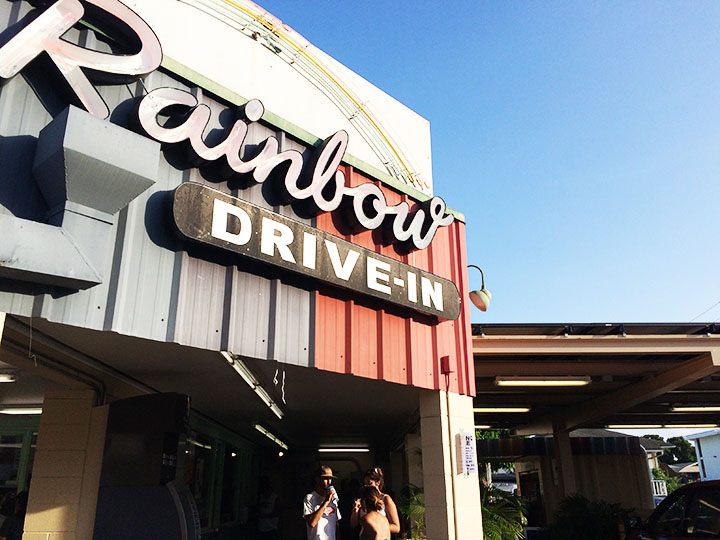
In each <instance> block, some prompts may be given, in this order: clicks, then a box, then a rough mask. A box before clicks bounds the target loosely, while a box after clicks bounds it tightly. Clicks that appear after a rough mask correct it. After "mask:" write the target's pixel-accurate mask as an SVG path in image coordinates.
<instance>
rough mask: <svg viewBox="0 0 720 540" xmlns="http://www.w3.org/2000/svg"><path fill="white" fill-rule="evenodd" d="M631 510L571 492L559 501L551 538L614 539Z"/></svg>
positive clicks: (616, 537)
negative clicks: (571, 493)
mask: <svg viewBox="0 0 720 540" xmlns="http://www.w3.org/2000/svg"><path fill="white" fill-rule="evenodd" d="M631 513H632V510H629V509H626V508H623V507H622V506H620V505H619V504H615V503H609V502H606V501H591V500H588V499H587V498H585V497H583V496H582V495H572V496H570V497H566V498H565V499H563V500H562V501H561V502H560V506H559V508H558V511H557V512H555V516H554V519H553V524H552V526H551V527H550V533H551V534H550V537H551V538H552V539H553V540H580V539H582V540H614V539H618V538H620V530H621V528H622V524H623V523H624V522H625V521H627V520H628V519H629V518H630V514H631Z"/></svg>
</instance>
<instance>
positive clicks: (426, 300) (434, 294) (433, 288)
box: [420, 276, 443, 311]
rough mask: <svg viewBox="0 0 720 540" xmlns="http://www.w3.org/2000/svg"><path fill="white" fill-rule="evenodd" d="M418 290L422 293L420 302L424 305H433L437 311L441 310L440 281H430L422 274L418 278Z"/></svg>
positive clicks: (441, 291) (441, 294)
mask: <svg viewBox="0 0 720 540" xmlns="http://www.w3.org/2000/svg"><path fill="white" fill-rule="evenodd" d="M420 291H421V293H422V303H423V305H424V306H427V307H432V306H435V309H437V310H438V311H442V310H443V290H442V283H440V282H439V281H430V280H429V279H428V278H426V277H425V276H422V277H421V278H420ZM431 304H432V305H431Z"/></svg>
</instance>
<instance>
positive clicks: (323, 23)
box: [259, 0, 720, 322]
mask: <svg viewBox="0 0 720 540" xmlns="http://www.w3.org/2000/svg"><path fill="white" fill-rule="evenodd" d="M259 4H260V5H261V6H262V7H263V8H265V9H267V10H268V11H270V12H271V13H273V14H274V15H275V16H277V17H279V18H280V19H282V20H283V22H285V23H287V24H288V25H290V26H291V27H293V28H294V29H295V30H296V31H297V32H299V33H300V34H302V35H304V36H305V37H306V38H307V39H308V40H310V41H311V42H313V43H314V44H315V45H316V46H318V47H320V48H321V49H323V50H324V51H326V52H327V53H329V54H330V55H332V56H334V57H335V58H337V59H338V60H339V61H341V62H342V63H344V64H345V65H347V66H348V67H350V68H351V69H353V70H354V71H356V72H357V73H359V74H360V75H362V76H363V77H365V78H366V79H368V80H369V81H371V82H372V83H374V84H375V85H377V86H378V87H380V88H382V89H383V90H384V91H386V92H387V93H389V94H390V95H392V96H394V97H395V98H397V99H398V100H400V101H402V102H403V103H405V104H406V105H408V106H409V107H411V108H412V109H414V110H415V111H417V112H418V113H420V114H421V115H422V116H424V117H426V118H428V119H429V120H430V122H431V130H432V144H433V176H434V182H435V190H436V194H438V195H440V196H442V197H443V198H445V199H446V201H447V202H448V204H449V205H450V206H452V207H453V208H456V209H458V210H460V211H462V212H464V213H465V215H466V218H467V234H468V252H469V260H470V262H471V263H475V264H478V265H480V266H482V267H483V268H484V269H485V272H486V285H487V286H488V288H489V289H490V290H491V291H492V292H493V295H494V298H493V304H492V306H491V309H490V310H489V311H488V312H487V313H480V312H478V311H475V312H474V313H473V321H475V322H631V321H647V322H652V321H689V320H691V319H692V318H694V317H695V316H697V315H698V314H700V313H701V312H702V311H704V310H705V309H707V308H709V307H710V306H712V305H713V304H715V303H716V302H718V301H720V279H718V274H720V271H719V269H720V249H719V248H718V245H717V240H716V235H717V233H718V231H720V211H719V209H720V105H719V103H720V32H718V24H717V23H718V21H720V2H711V1H705V2H703V1H694V2H679V1H678V2H660V1H655V2H650V1H646V2H630V1H623V2H612V1H603V2H589V1H586V2H549V1H547V2H532V1H523V2H500V1H496V2H484V1H470V2H454V3H447V4H441V3H438V2H424V1H415V2H390V1H385V0H382V1H373V2H367V1H350V0H344V1H337V0H334V1H332V2H331V1H327V0H315V1H314V2H312V3H307V2H299V1H298V0H259ZM471 280H474V281H475V282H471V283H473V285H474V286H479V276H476V275H475V274H471ZM700 320H704V321H714V320H720V305H718V306H716V307H715V308H714V309H712V310H710V311H709V312H708V313H707V314H706V315H704V316H703V317H701V318H700Z"/></svg>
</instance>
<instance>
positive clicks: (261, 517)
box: [257, 476, 280, 540]
mask: <svg viewBox="0 0 720 540" xmlns="http://www.w3.org/2000/svg"><path fill="white" fill-rule="evenodd" d="M277 500H278V495H277V493H275V491H274V490H273V487H272V483H271V482H270V478H268V477H267V476H261V477H260V493H259V494H258V504H257V514H258V515H257V539H258V540H279V538H280V535H279V525H280V518H279V516H278V504H277Z"/></svg>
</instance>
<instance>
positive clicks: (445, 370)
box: [440, 356, 458, 540]
mask: <svg viewBox="0 0 720 540" xmlns="http://www.w3.org/2000/svg"><path fill="white" fill-rule="evenodd" d="M440 370H441V371H442V374H443V375H445V404H446V412H447V432H448V448H449V450H450V485H451V488H452V489H451V491H452V509H453V529H454V532H455V534H454V536H455V540H458V517H457V492H456V488H455V455H453V435H452V433H453V432H452V426H451V424H450V422H451V420H450V373H452V370H451V369H450V357H449V356H443V357H442V358H440Z"/></svg>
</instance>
